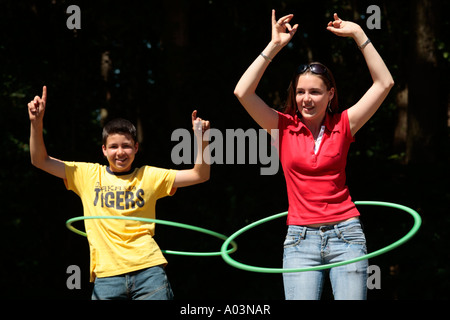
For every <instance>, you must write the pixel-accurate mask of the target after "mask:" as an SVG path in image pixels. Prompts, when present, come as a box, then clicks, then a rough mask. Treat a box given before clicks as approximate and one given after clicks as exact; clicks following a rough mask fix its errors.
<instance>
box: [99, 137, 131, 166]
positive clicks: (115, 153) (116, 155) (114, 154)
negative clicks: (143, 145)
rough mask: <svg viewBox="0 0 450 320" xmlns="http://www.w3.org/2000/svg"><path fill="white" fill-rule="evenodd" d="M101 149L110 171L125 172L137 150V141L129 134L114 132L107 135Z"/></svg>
mask: <svg viewBox="0 0 450 320" xmlns="http://www.w3.org/2000/svg"><path fill="white" fill-rule="evenodd" d="M102 149H103V154H104V155H105V157H106V158H107V159H108V162H109V167H110V169H111V171H113V172H127V171H129V170H130V169H131V165H132V164H133V161H134V157H135V155H136V153H137V151H138V143H137V142H134V140H133V139H132V138H131V136H130V135H129V134H121V133H114V134H111V135H109V136H108V138H107V139H106V145H103V146H102Z"/></svg>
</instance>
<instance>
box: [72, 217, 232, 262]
mask: <svg viewBox="0 0 450 320" xmlns="http://www.w3.org/2000/svg"><path fill="white" fill-rule="evenodd" d="M86 219H119V220H133V221H142V222H149V223H157V224H164V225H167V226H171V227H178V228H183V229H189V230H194V231H197V232H201V233H206V234H209V235H211V236H214V237H216V238H219V239H222V240H226V239H227V236H225V235H223V234H220V233H217V232H214V231H211V230H208V229H204V228H200V227H195V226H191V225H189V224H184V223H180V222H173V221H166V220H159V219H148V218H140V217H125V216H83V217H75V218H71V219H69V220H67V221H66V226H67V228H68V229H69V230H70V231H73V232H75V233H76V234H79V235H82V236H84V237H86V236H87V235H86V233H85V232H83V231H80V230H78V229H76V228H75V227H73V226H72V223H73V222H75V221H79V220H86ZM230 242H231V245H232V248H231V249H228V250H227V249H226V248H225V249H224V248H223V246H222V249H221V251H217V252H188V251H174V250H161V251H162V252H163V253H167V254H174V255H181V256H195V257H209V256H219V255H221V254H222V253H223V252H226V253H227V254H230V253H233V252H235V251H236V249H237V244H236V242H234V241H230ZM230 242H228V243H229V244H230Z"/></svg>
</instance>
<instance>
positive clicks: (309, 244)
mask: <svg viewBox="0 0 450 320" xmlns="http://www.w3.org/2000/svg"><path fill="white" fill-rule="evenodd" d="M366 253H367V249H366V239H365V236H364V232H363V230H362V228H361V224H360V222H359V220H358V219H354V220H350V221H344V222H342V223H340V224H337V225H334V226H326V227H320V228H309V227H304V226H289V227H288V232H287V236H286V239H285V241H284V255H283V268H285V269H293V268H304V267H312V266H317V265H322V264H329V263H334V262H341V261H345V260H349V259H353V258H357V257H360V256H362V255H365V254H366ZM367 267H368V261H367V260H362V261H358V262H355V263H351V264H346V265H342V266H339V267H334V268H331V269H330V270H329V275H330V280H331V286H332V288H333V295H334V298H335V299H336V300H365V299H366V298H367ZM327 273H328V270H326V269H325V270H318V271H304V272H295V273H283V282H284V291H285V297H286V299H287V300H318V299H320V296H321V294H322V288H323V281H324V277H325V275H326V274H327Z"/></svg>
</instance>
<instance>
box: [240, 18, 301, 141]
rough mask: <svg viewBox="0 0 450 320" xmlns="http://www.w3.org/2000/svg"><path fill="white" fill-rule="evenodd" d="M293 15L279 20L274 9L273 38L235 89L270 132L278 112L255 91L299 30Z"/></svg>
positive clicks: (259, 122) (246, 105)
mask: <svg viewBox="0 0 450 320" xmlns="http://www.w3.org/2000/svg"><path fill="white" fill-rule="evenodd" d="M293 16H294V15H293V14H290V15H287V16H284V17H282V18H280V19H278V21H277V20H276V18H275V10H272V39H271V41H270V42H269V44H268V45H267V46H266V48H265V49H264V50H263V51H262V52H261V54H260V55H259V56H258V57H257V58H256V60H255V61H254V62H253V63H252V64H251V65H250V67H249V68H248V69H247V70H246V71H245V73H244V74H243V75H242V77H241V79H240V80H239V82H238V84H237V85H236V88H235V89H234V94H235V95H236V97H237V98H238V99H239V101H240V103H241V104H242V105H243V106H244V108H245V109H246V110H247V112H248V113H249V114H250V116H251V117H252V118H253V119H254V120H255V121H256V122H257V123H258V124H259V125H260V126H261V127H262V128H263V129H266V130H267V131H268V132H269V133H270V132H271V130H272V129H277V128H278V114H277V113H276V111H275V110H274V109H272V108H271V107H269V106H268V105H267V104H266V103H265V102H264V101H263V100H262V99H261V98H260V97H259V96H258V95H257V94H256V92H255V91H256V88H257V86H258V84H259V82H260V80H261V78H262V76H263V74H264V72H265V70H266V68H267V66H268V65H269V63H270V62H271V61H272V59H273V58H274V57H275V55H276V54H277V53H278V52H279V51H280V50H281V49H282V48H283V47H284V46H285V45H286V44H288V43H289V41H291V39H292V37H293V36H294V34H295V32H296V31H297V28H298V25H297V24H296V25H294V26H293V27H292V26H291V25H290V21H291V20H292V18H293Z"/></svg>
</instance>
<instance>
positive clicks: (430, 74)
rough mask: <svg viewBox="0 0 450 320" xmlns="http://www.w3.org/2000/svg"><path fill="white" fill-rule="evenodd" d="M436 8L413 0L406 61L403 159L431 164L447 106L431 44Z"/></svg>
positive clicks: (442, 141)
mask: <svg viewBox="0 0 450 320" xmlns="http://www.w3.org/2000/svg"><path fill="white" fill-rule="evenodd" d="M439 16H440V10H439V7H438V6H437V2H436V1H432V0H415V1H414V8H413V10H412V17H411V19H410V22H411V25H412V29H413V30H412V31H413V34H412V35H411V36H412V40H413V41H412V48H411V51H410V52H411V54H412V61H411V63H410V64H409V75H408V77H409V81H408V89H409V90H408V102H409V105H408V113H407V114H408V121H407V122H408V128H407V132H408V134H407V140H406V161H407V163H409V164H433V163H435V162H436V161H438V160H439V159H440V157H441V155H442V152H443V151H444V150H443V149H444V148H445V146H446V145H447V144H446V140H447V133H446V123H447V115H446V111H447V106H446V97H445V95H446V93H445V90H444V89H445V88H444V81H443V79H444V75H442V74H441V72H440V70H441V69H440V68H439V62H438V60H439V59H438V53H437V49H436V45H435V40H436V38H437V33H438V28H439V19H438V17H439Z"/></svg>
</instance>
